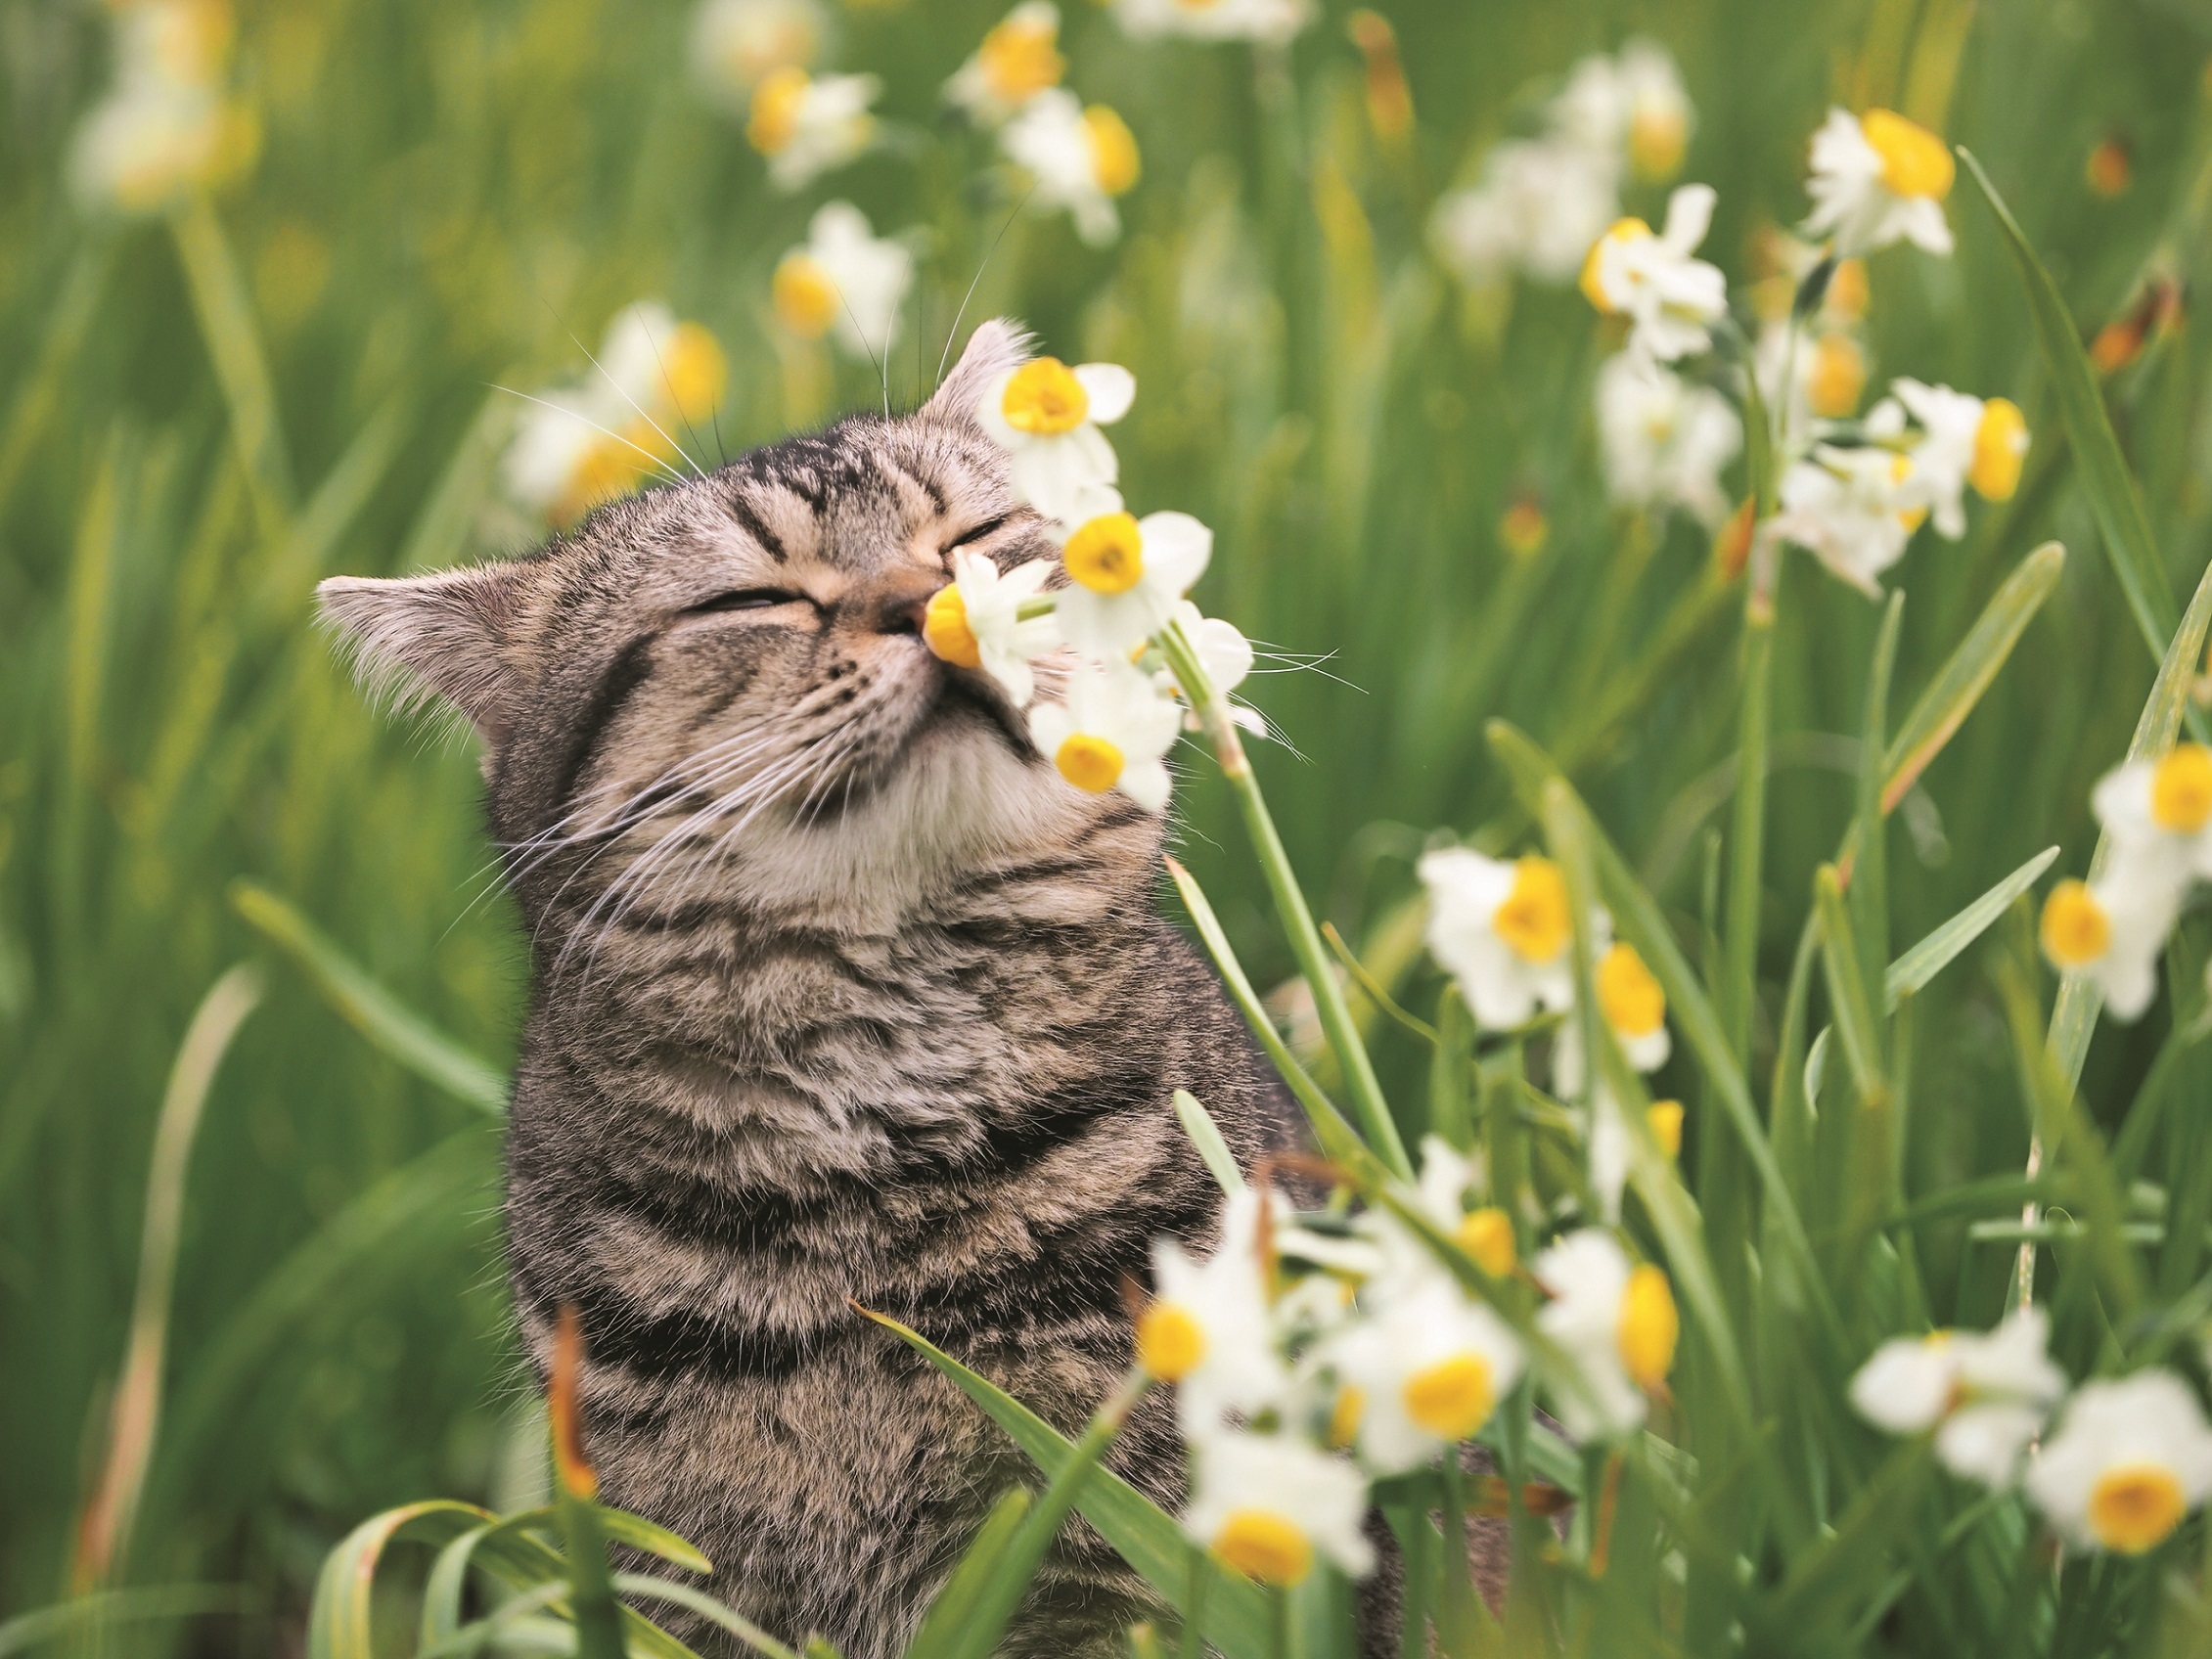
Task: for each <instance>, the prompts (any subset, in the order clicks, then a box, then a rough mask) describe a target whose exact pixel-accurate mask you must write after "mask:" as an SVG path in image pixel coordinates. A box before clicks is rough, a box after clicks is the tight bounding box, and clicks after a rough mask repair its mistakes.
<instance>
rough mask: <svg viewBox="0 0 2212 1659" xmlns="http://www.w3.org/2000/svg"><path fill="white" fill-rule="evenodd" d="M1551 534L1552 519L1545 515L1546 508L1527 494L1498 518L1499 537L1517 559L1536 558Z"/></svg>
mask: <svg viewBox="0 0 2212 1659" xmlns="http://www.w3.org/2000/svg"><path fill="white" fill-rule="evenodd" d="M1551 534H1552V524H1551V520H1550V519H1548V518H1546V517H1545V516H1544V510H1543V509H1542V508H1541V507H1539V506H1537V505H1536V503H1535V502H1533V501H1531V500H1529V499H1528V498H1527V497H1526V496H1523V497H1522V498H1521V499H1520V500H1518V501H1516V502H1514V503H1513V504H1512V506H1511V507H1509V508H1507V509H1506V516H1504V517H1503V518H1501V519H1499V520H1498V539H1499V540H1500V541H1502V542H1504V543H1505V544H1506V551H1507V552H1508V553H1510V554H1512V556H1513V557H1514V558H1515V559H1520V560H1528V559H1534V558H1535V557H1536V556H1537V555H1538V554H1539V553H1542V552H1543V551H1544V543H1545V542H1546V541H1547V540H1548V539H1549V538H1550V536H1551Z"/></svg>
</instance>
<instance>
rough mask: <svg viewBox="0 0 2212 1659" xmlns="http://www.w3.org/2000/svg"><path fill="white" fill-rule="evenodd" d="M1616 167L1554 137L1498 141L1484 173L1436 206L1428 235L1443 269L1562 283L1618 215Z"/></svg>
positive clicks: (1469, 277)
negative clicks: (1515, 274)
mask: <svg viewBox="0 0 2212 1659" xmlns="http://www.w3.org/2000/svg"><path fill="white" fill-rule="evenodd" d="M1618 171H1619V170H1618V168H1617V166H1616V165H1615V164H1614V163H1613V162H1612V161H1610V160H1609V159H1607V158H1605V157H1598V156H1593V155H1592V154H1591V153H1590V152H1588V151H1586V150H1584V149H1582V148H1581V147H1580V146H1577V145H1573V144H1568V143H1565V142H1562V141H1560V140H1557V139H1534V140H1530V139H1521V140H1513V141H1512V142H1509V143H1505V144H1501V145H1499V146H1498V147H1497V148H1496V149H1495V150H1493V151H1491V152H1490V155H1489V157H1488V158H1487V159H1486V161H1485V162H1484V164H1483V170H1482V177H1481V179H1480V180H1479V182H1477V183H1476V184H1474V185H1472V186H1470V187H1468V188H1467V189H1465V190H1460V191H1455V192H1453V193H1452V194H1450V195H1448V196H1446V197H1444V198H1443V199H1442V200H1441V201H1439V202H1437V204H1436V210H1435V212H1434V214H1433V215H1432V217H1431V218H1430V220H1429V240H1430V242H1431V244H1432V245H1433V246H1434V247H1435V249H1436V256H1437V258H1438V259H1440V260H1441V261H1442V262H1443V264H1444V266H1445V268H1446V269H1448V270H1450V271H1451V272H1452V273H1453V275H1455V276H1457V277H1458V278H1459V279H1460V280H1461V281H1462V282H1465V283H1467V284H1470V285H1479V284H1483V283H1488V282H1494V281H1497V280H1498V279H1499V278H1501V277H1504V276H1508V275H1510V274H1512V272H1514V271H1516V270H1517V271H1525V272H1526V273H1527V274H1528V275H1529V276H1531V277H1534V278H1535V279H1537V280H1538V281H1539V282H1546V283H1568V282H1572V281H1574V279H1575V276H1576V273H1578V272H1579V271H1580V270H1581V269H1582V262H1583V260H1584V259H1585V258H1586V257H1587V256H1588V254H1589V252H1590V246H1591V244H1592V243H1594V242H1596V241H1597V240H1598V238H1599V237H1600V236H1602V235H1603V234H1604V230H1605V227H1606V226H1607V225H1609V224H1611V223H1612V222H1613V221H1614V220H1615V219H1616V218H1618V217H1619V216H1620V190H1619V178H1618Z"/></svg>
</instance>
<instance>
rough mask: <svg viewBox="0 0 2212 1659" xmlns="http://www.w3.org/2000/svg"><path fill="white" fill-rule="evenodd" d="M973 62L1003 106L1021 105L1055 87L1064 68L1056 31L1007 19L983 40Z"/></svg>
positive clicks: (1031, 23)
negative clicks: (1049, 87) (1047, 88)
mask: <svg viewBox="0 0 2212 1659" xmlns="http://www.w3.org/2000/svg"><path fill="white" fill-rule="evenodd" d="M975 61H976V63H977V65H978V66H979V67H981V68H982V71H983V84H984V85H985V86H987V87H989V88H990V89H991V96H992V97H994V98H996V99H998V100H999V101H1000V102H1001V103H1004V104H1021V103H1026V102H1027V101H1028V100H1029V99H1031V98H1033V97H1035V96H1036V95H1037V94H1038V93H1040V92H1042V91H1044V90H1045V88H1046V87H1048V86H1058V85H1059V84H1060V77H1061V72H1062V71H1063V70H1065V68H1066V67H1067V64H1066V61H1065V60H1064V59H1062V58H1061V55H1060V30H1059V29H1058V28H1057V27H1056V26H1055V25H1053V24H1051V23H1039V22H1029V21H1028V20H1027V19H1016V18H1009V19H1007V20H1006V22H1002V23H1000V24H999V25H998V27H996V28H994V29H992V30H991V32H990V33H989V34H986V35H985V36H983V44H982V46H981V47H980V48H979V49H978V50H977V51H976V54H975Z"/></svg>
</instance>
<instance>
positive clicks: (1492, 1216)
mask: <svg viewBox="0 0 2212 1659" xmlns="http://www.w3.org/2000/svg"><path fill="white" fill-rule="evenodd" d="M1452 1238H1453V1241H1454V1242H1455V1243H1457V1244H1458V1245H1459V1247H1460V1248H1461V1249H1463V1250H1465V1251H1466V1252H1467V1254H1468V1255H1470V1256H1472V1257H1473V1258H1474V1265H1475V1266H1476V1267H1478V1268H1480V1269H1481V1270H1482V1271H1483V1272H1484V1273H1486V1274H1488V1275H1489V1276H1490V1277H1491V1278H1505V1277H1506V1275H1508V1274H1510V1273H1512V1271H1513V1220H1512V1217H1511V1216H1509V1215H1508V1214H1506V1212H1505V1211H1504V1210H1501V1209H1499V1208H1498V1207H1497V1206H1496V1205H1495V1204H1485V1205H1484V1206H1483V1207H1482V1208H1481V1209H1479V1210H1469V1211H1468V1212H1467V1214H1466V1215H1465V1216H1463V1217H1461V1218H1460V1225H1459V1226H1458V1227H1456V1228H1454V1229H1453V1230H1452Z"/></svg>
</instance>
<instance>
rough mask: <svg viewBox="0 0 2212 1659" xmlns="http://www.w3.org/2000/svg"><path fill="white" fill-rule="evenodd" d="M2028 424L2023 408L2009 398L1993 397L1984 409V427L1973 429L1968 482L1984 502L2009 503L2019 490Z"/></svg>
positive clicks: (2026, 449)
mask: <svg viewBox="0 0 2212 1659" xmlns="http://www.w3.org/2000/svg"><path fill="white" fill-rule="evenodd" d="M2027 453H2028V423H2027V420H2026V418H2025V417H2023V416H2022V415H2021V414H2020V406H2019V405H2018V404H2016V403H2014V402H2013V401H2012V400H2011V399H2010V398H2009V397H1993V398H1991V399H1990V400H1989V401H1988V402H1987V403H1985V404H1983V405H1982V406H1981V425H1980V426H1976V427H1975V428H1974V464H1973V466H1972V467H1971V468H1969V469H1968V470H1967V472H1966V479H1967V481H1968V482H1969V483H1971V484H1972V485H1973V486H1974V489H1975V491H1976V492H1977V493H1978V494H1979V495H1980V496H1981V497H1982V499H1983V500H1985V501H2009V500H2010V499H2011V496H2012V492H2013V491H2014V490H2016V489H2018V488H2019V487H2020V463H2021V462H2023V461H2025V460H2026V459H2027Z"/></svg>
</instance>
